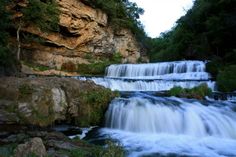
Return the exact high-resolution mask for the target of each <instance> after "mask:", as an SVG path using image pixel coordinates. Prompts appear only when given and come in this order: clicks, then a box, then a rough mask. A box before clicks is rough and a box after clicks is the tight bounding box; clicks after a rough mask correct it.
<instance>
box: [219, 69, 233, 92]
mask: <svg viewBox="0 0 236 157" xmlns="http://www.w3.org/2000/svg"><path fill="white" fill-rule="evenodd" d="M217 85H218V89H219V90H220V91H222V92H232V91H235V90H236V65H231V66H228V67H225V68H224V69H223V70H222V71H220V72H219V75H218V76H217Z"/></svg>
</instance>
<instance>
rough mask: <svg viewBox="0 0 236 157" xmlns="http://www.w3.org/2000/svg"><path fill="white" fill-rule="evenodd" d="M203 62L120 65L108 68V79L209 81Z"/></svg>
mask: <svg viewBox="0 0 236 157" xmlns="http://www.w3.org/2000/svg"><path fill="white" fill-rule="evenodd" d="M205 69H206V67H205V62H203V61H178V62H161V63H151V64H118V65H110V66H109V67H108V68H107V77H112V78H120V77H122V78H142V79H171V80H176V79H177V80H208V79H209V78H210V75H209V74H208V73H206V72H205Z"/></svg>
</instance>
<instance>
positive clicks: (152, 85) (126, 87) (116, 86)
mask: <svg viewBox="0 0 236 157" xmlns="http://www.w3.org/2000/svg"><path fill="white" fill-rule="evenodd" d="M79 79H81V80H91V81H93V82H94V83H96V84H98V85H101V86H104V87H106V88H110V89H111V90H113V91H114V90H118V91H166V90H170V89H171V88H173V87H175V86H180V87H182V88H193V87H196V86H199V85H200V84H203V83H205V84H207V86H208V87H209V88H210V89H212V90H213V91H215V90H216V85H215V82H214V81H171V80H148V81H143V80H122V79H111V78H96V77H92V78H85V77H81V78H79Z"/></svg>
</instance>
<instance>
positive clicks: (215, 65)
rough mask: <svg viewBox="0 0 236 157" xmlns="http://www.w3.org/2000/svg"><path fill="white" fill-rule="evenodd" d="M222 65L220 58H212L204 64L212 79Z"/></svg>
mask: <svg viewBox="0 0 236 157" xmlns="http://www.w3.org/2000/svg"><path fill="white" fill-rule="evenodd" d="M222 67H223V64H222V60H221V59H220V58H214V59H213V60H212V61H210V62H208V63H207V64H206V71H207V72H209V73H210V74H211V75H212V77H213V78H216V76H217V75H218V73H219V71H220V69H222Z"/></svg>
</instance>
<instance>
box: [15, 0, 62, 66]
mask: <svg viewBox="0 0 236 157" xmlns="http://www.w3.org/2000/svg"><path fill="white" fill-rule="evenodd" d="M22 3H24V5H22ZM12 9H13V10H14V13H15V15H17V16H15V19H14V21H15V26H16V27H17V29H16V30H17V31H16V34H17V43H18V44H17V60H18V61H19V60H20V52H21V41H20V32H21V29H22V27H26V26H28V25H33V26H35V27H38V28H39V29H41V30H42V31H58V30H59V25H58V24H59V9H58V6H57V3H56V2H55V1H54V0H44V1H43V0H41V1H40V0H28V2H24V1H23V2H22V1H19V2H18V3H15V4H14V5H13V7H12Z"/></svg>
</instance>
